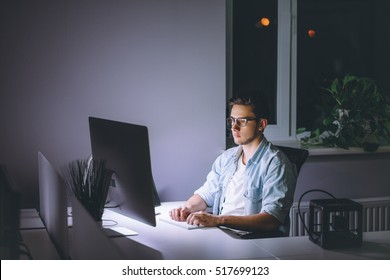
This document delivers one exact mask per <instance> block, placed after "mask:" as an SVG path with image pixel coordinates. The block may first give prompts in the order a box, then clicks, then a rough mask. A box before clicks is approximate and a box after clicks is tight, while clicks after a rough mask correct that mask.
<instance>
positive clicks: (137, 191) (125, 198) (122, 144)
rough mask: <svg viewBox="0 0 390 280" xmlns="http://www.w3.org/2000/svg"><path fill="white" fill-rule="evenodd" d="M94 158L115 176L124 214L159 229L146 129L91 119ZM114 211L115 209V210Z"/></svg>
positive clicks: (157, 199)
mask: <svg viewBox="0 0 390 280" xmlns="http://www.w3.org/2000/svg"><path fill="white" fill-rule="evenodd" d="M89 131H90V138H91V147H92V156H93V158H94V159H95V160H105V161H106V166H107V168H108V169H110V170H111V171H113V172H114V177H115V179H116V183H115V185H116V190H117V191H118V192H119V195H117V197H119V198H121V199H122V200H121V201H118V204H119V208H120V211H121V213H123V214H125V215H126V216H128V217H130V218H133V219H136V220H138V221H140V222H143V223H145V224H148V225H151V226H156V215H155V214H156V213H155V208H154V207H155V206H156V204H158V203H159V198H158V194H157V191H156V188H155V185H154V180H153V176H152V168H151V162H150V151H149V136H148V129H147V127H146V126H142V125H137V124H130V123H124V122H118V121H113V120H107V119H101V118H96V117H89ZM113 210H114V211H115V209H113Z"/></svg>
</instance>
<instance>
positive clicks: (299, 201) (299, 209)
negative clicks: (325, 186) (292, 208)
mask: <svg viewBox="0 0 390 280" xmlns="http://www.w3.org/2000/svg"><path fill="white" fill-rule="evenodd" d="M311 192H322V193H325V194H327V195H329V196H330V197H332V198H333V199H337V198H336V197H335V196H334V195H333V194H331V193H329V192H327V191H324V190H321V189H311V190H308V191H305V192H304V193H303V194H302V195H301V197H300V198H299V200H298V216H299V218H300V220H301V222H302V224H303V227H304V228H305V230H306V231H307V233H308V234H309V235H310V231H309V229H308V228H307V226H306V223H305V221H304V220H303V217H302V214H301V200H302V198H303V197H304V196H305V195H306V194H308V193H311Z"/></svg>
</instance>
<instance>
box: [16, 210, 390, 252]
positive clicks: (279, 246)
mask: <svg viewBox="0 0 390 280" xmlns="http://www.w3.org/2000/svg"><path fill="white" fill-rule="evenodd" d="M181 204H182V202H166V203H162V206H161V207H159V209H158V212H160V214H159V215H157V216H156V220H157V226H156V227H152V226H149V225H146V224H143V223H141V222H138V221H136V220H133V219H130V218H128V217H126V216H123V215H121V214H120V213H117V212H116V211H112V210H109V209H106V211H105V212H104V215H103V225H104V226H105V227H108V228H110V227H115V226H119V227H126V228H128V229H131V230H134V231H136V232H138V233H139V234H138V235H135V236H123V237H115V238H110V240H111V241H112V242H111V243H112V246H116V247H117V248H119V250H122V251H125V252H127V253H129V252H130V253H131V254H124V255H126V256H130V257H129V258H135V259H137V256H138V258H140V259H144V258H147V257H145V256H146V255H145V254H140V252H138V251H139V250H140V248H145V246H146V247H148V248H151V249H153V251H159V253H160V254H159V256H160V257H161V258H162V259H170V260H179V259H182V260H186V259H187V260H189V259H193V260H202V259H204V260H213V259H217V260H218V259H270V260H276V259H286V260H287V259H298V260H313V259H321V260H326V259H329V260H338V259H349V260H355V259H366V260H369V259H386V260H388V259H390V231H380V232H366V233H363V245H362V246H361V247H357V248H342V249H332V250H325V249H323V248H321V247H320V246H318V245H316V244H314V243H313V242H311V241H310V240H309V238H308V237H307V236H300V237H280V238H265V239H237V238H233V237H232V236H230V235H229V234H227V233H226V232H224V231H222V230H221V229H219V228H199V229H192V230H188V229H185V228H181V227H178V226H175V225H172V224H170V223H167V222H164V221H160V217H162V216H165V217H166V216H168V211H169V210H171V209H172V208H174V207H176V206H178V205H181ZM24 218H25V219H31V218H37V217H36V215H31V213H30V212H29V215H25V217H24ZM22 219H23V218H22ZM110 225H111V226H110ZM69 232H70V239H72V231H69ZM21 235H22V238H23V240H24V242H25V243H26V244H27V245H28V247H29V248H30V251H31V254H32V255H33V257H34V259H59V255H58V253H57V252H56V250H55V248H54V245H53V244H52V242H51V240H50V238H49V236H48V234H47V232H46V229H39V228H38V229H37V228H35V229H28V230H27V229H25V230H21ZM129 239H131V240H129ZM130 241H132V242H130ZM133 241H135V242H133ZM86 242H87V241H86ZM137 244H139V245H141V246H137ZM96 246H99V244H96ZM71 247H72V244H71ZM146 249H147V248H146ZM70 251H72V248H70ZM145 251H147V250H145ZM141 256H142V257H141ZM154 256H155V255H154ZM101 258H102V259H104V256H101ZM126 258H127V257H126Z"/></svg>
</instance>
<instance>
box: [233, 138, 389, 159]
mask: <svg viewBox="0 0 390 280" xmlns="http://www.w3.org/2000/svg"><path fill="white" fill-rule="evenodd" d="M271 142H272V144H274V145H278V146H285V147H291V148H299V149H307V150H308V151H309V156H332V155H371V154H384V153H390V146H380V147H379V148H378V150H376V151H375V152H365V151H364V150H363V148H360V147H351V148H349V149H342V148H327V147H310V148H303V147H302V146H301V143H300V142H299V141H297V140H287V141H271ZM227 143H228V148H229V147H232V146H234V143H233V140H232V139H231V137H227Z"/></svg>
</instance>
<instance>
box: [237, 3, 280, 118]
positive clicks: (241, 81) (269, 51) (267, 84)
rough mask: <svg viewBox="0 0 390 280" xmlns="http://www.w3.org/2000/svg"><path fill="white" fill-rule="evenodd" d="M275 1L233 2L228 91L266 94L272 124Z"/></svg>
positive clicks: (275, 49) (275, 57) (274, 68)
mask: <svg viewBox="0 0 390 280" xmlns="http://www.w3.org/2000/svg"><path fill="white" fill-rule="evenodd" d="M277 2H278V1H275V0H245V1H242V0H234V1H233V12H232V13H233V47H232V61H233V63H232V76H233V77H232V79H233V83H232V87H233V89H232V92H233V95H235V94H237V93H239V92H240V91H248V90H259V91H260V92H261V93H262V94H264V95H266V96H267V99H268V103H269V107H270V119H269V124H276V74H277V73H276V66H277Z"/></svg>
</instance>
